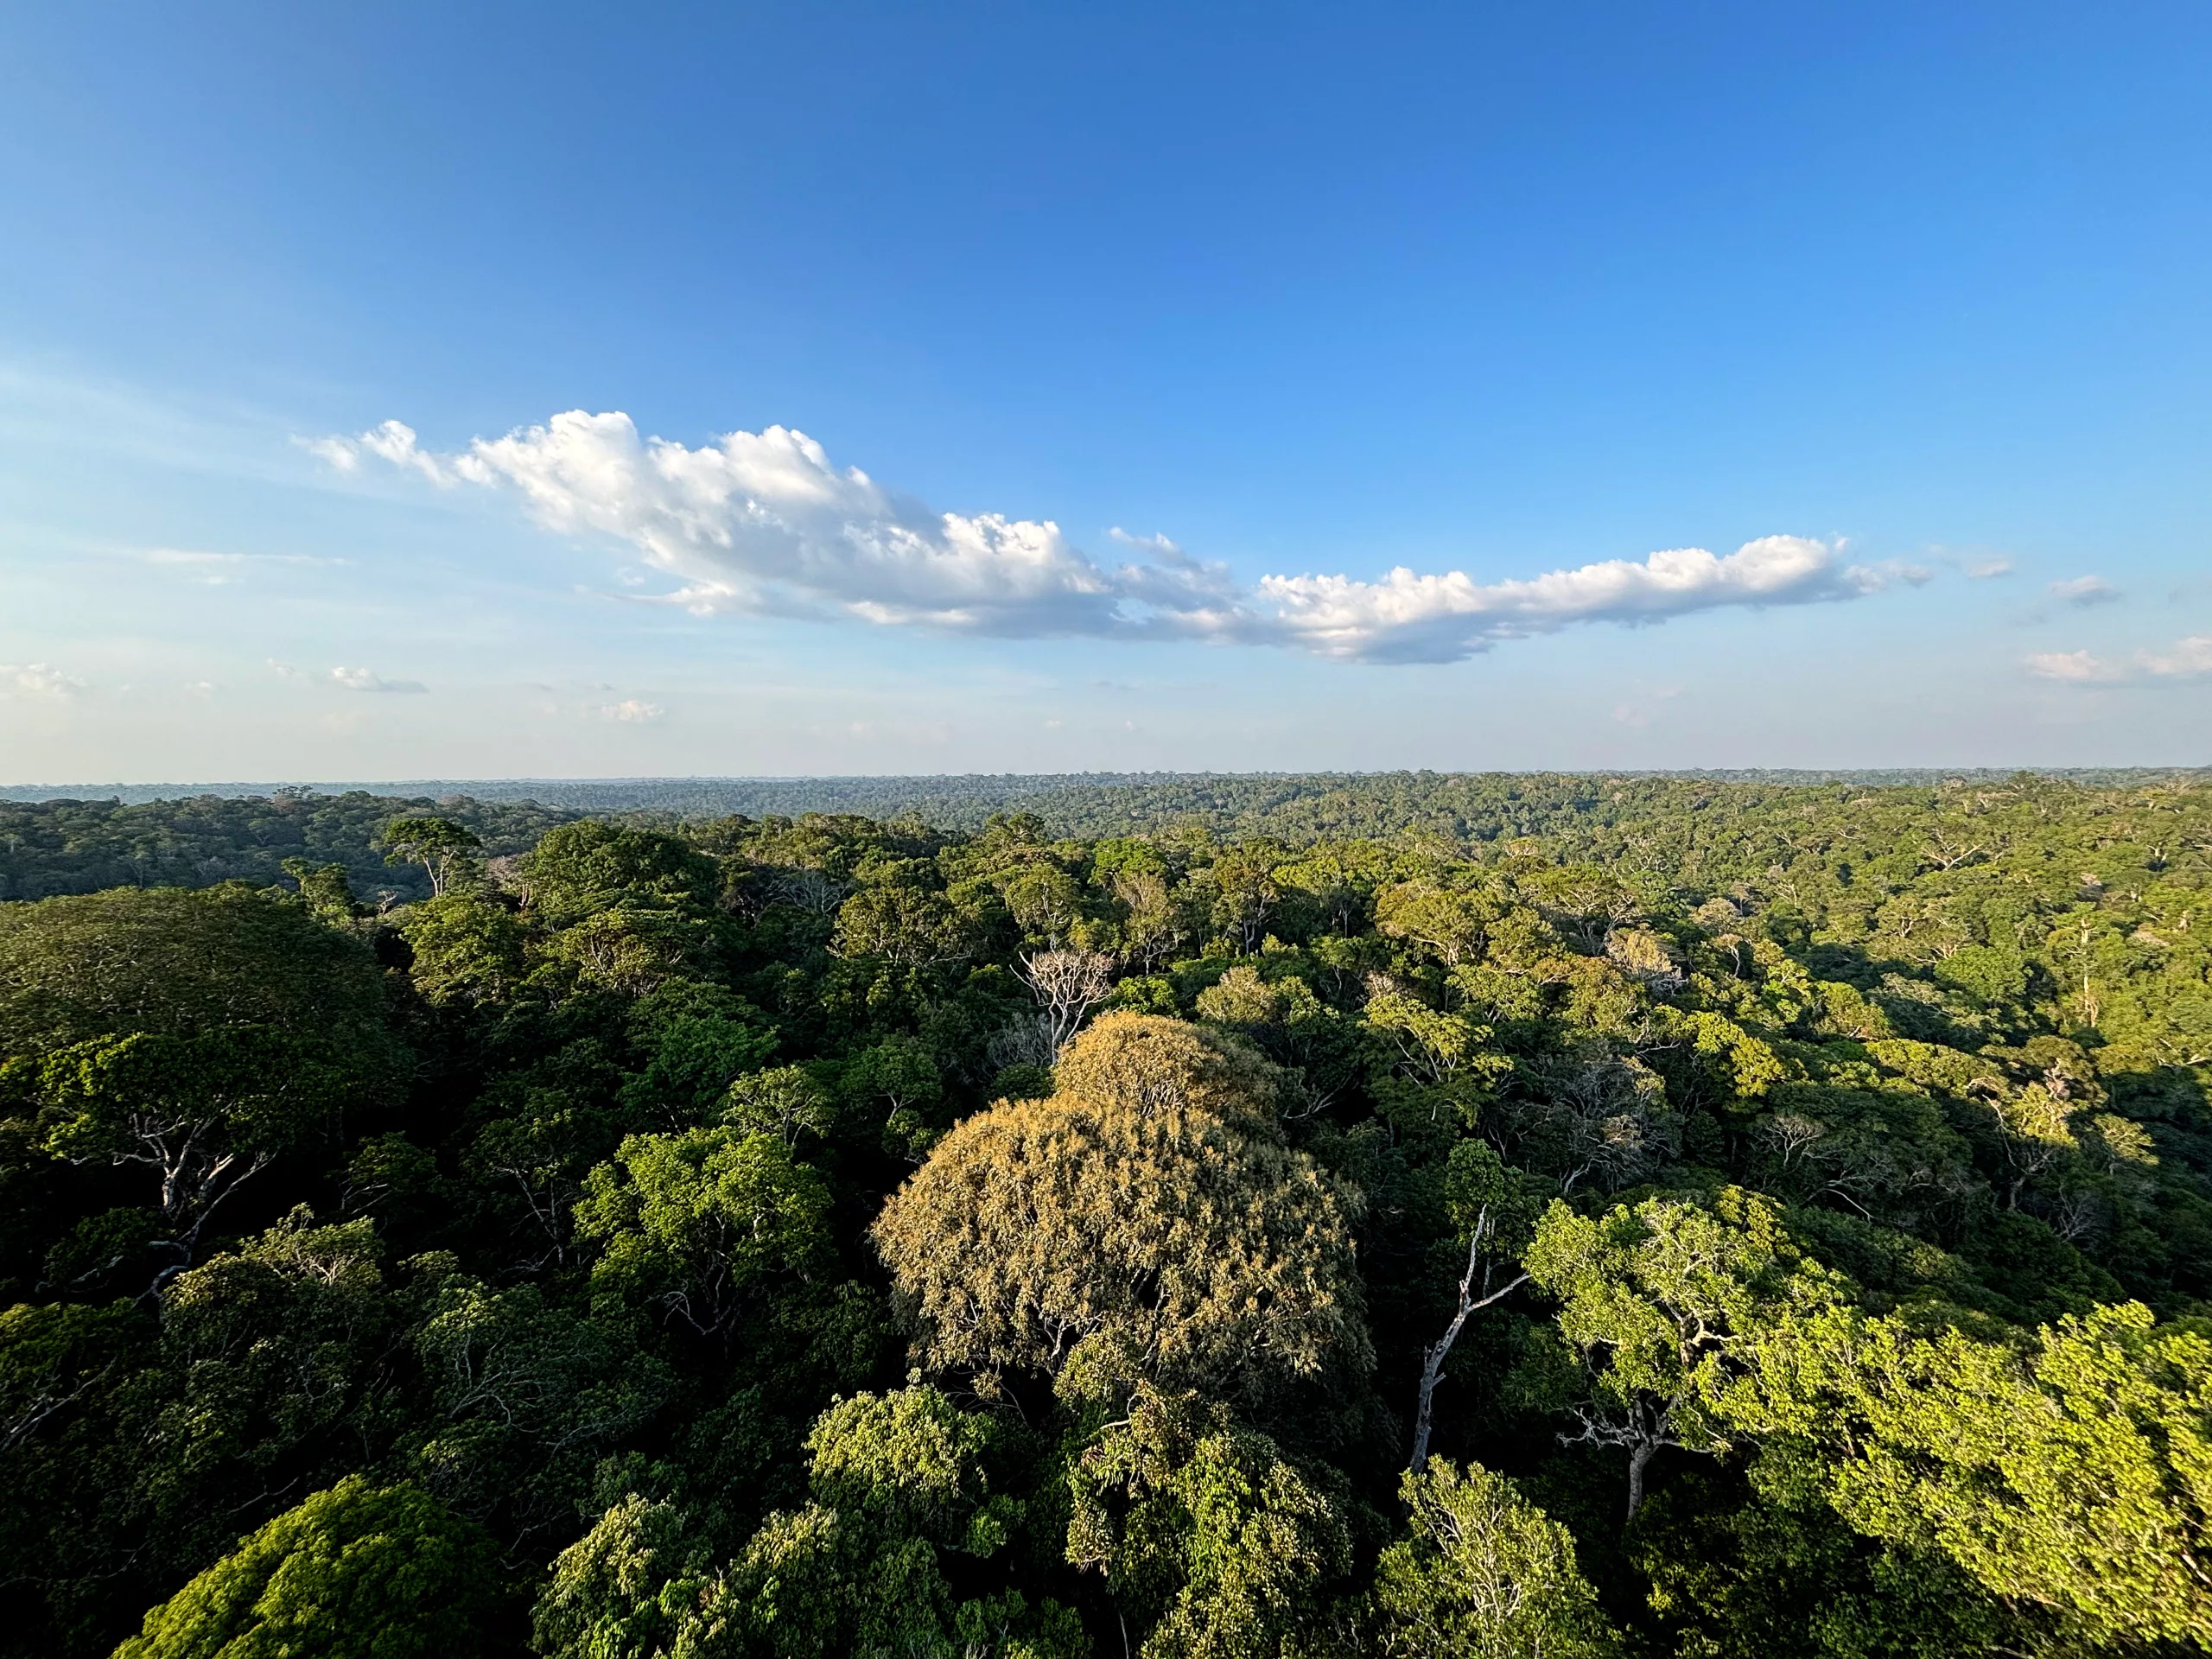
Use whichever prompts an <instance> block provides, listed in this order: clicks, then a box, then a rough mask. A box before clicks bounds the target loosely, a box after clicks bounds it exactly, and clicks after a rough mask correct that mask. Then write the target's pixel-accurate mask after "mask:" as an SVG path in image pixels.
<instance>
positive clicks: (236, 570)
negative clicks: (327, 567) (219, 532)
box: [144, 547, 347, 588]
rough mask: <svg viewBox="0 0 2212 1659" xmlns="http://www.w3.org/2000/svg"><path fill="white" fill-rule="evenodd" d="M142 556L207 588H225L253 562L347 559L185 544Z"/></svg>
mask: <svg viewBox="0 0 2212 1659" xmlns="http://www.w3.org/2000/svg"><path fill="white" fill-rule="evenodd" d="M144 558H145V561H146V563H149V564H158V565H165V566H168V567H171V568H173V569H176V570H177V572H178V573H179V574H180V575H182V576H183V577H184V578H185V579H186V580H187V581H188V582H197V583H199V584H200V586H202V587H207V588H227V587H230V586H232V584H234V583H237V582H242V581H244V580H245V574H246V572H247V571H248V570H249V569H251V568H252V567H254V566H256V565H271V564H276V565H286V564H289V565H301V564H344V563H347V561H346V560H344V559H330V558H321V557H317V556H315V555H313V554H308V553H209V552H204V551H201V550H199V549H196V548H186V547H149V548H148V549H147V550H146V551H145V554H144Z"/></svg>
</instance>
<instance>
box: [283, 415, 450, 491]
mask: <svg viewBox="0 0 2212 1659" xmlns="http://www.w3.org/2000/svg"><path fill="white" fill-rule="evenodd" d="M293 442H295V443H296V444H298V445H299V446H300V448H302V449H304V450H306V451H307V452H308V454H311V455H319V456H321V458H322V459H323V460H324V461H328V462H329V463H330V464H331V465H332V466H333V467H336V468H337V469H338V470H339V471H340V472H341V473H353V472H359V470H360V467H361V457H362V456H364V455H374V456H376V457H377V458H378V460H379V461H390V462H391V464H392V465H393V466H395V467H400V468H402V469H404V470H406V471H409V472H416V473H420V474H422V475H423V477H424V478H427V479H429V480H430V482H431V483H433V484H435V485H438V486H441V487H447V488H449V487H451V486H453V485H454V484H457V483H459V482H460V481H461V478H462V477H464V476H470V474H464V473H462V472H461V471H460V470H459V469H457V468H455V467H448V466H447V465H445V464H444V463H443V462H442V461H440V460H439V459H438V457H437V456H435V455H434V454H431V453H430V452H429V450H427V449H424V448H422V447H421V446H420V445H418V444H417V443H416V441H415V429H414V428H413V427H411V426H409V425H407V424H406V423H404V422H401V421H386V422H385V423H383V424H382V425H381V426H376V427H372V428H371V429H369V430H368V431H366V432H364V433H362V434H361V435H359V437H353V438H295V439H294V440H293ZM464 459H465V458H464ZM474 481H475V482H477V483H482V482H485V481H486V480H483V479H474Z"/></svg>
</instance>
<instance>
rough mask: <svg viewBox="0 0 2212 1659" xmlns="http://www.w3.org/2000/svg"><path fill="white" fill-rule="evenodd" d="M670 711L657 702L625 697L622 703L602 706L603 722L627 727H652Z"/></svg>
mask: <svg viewBox="0 0 2212 1659" xmlns="http://www.w3.org/2000/svg"><path fill="white" fill-rule="evenodd" d="M667 712H668V711H667V710H666V709H664V708H662V707H661V706H660V705H659V704H658V703H657V702H645V699H643V698H642V697H625V698H624V699H623V700H622V701H621V702H607V703H601V705H600V709H599V715H600V718H601V719H602V720H613V721H620V722H621V723H622V724H624V725H626V726H650V725H652V722H653V721H657V720H658V719H659V718H660V717H661V716H662V715H664V714H666V713H667Z"/></svg>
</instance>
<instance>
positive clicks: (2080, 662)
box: [2027, 633, 2212, 685]
mask: <svg viewBox="0 0 2212 1659" xmlns="http://www.w3.org/2000/svg"><path fill="white" fill-rule="evenodd" d="M2027 662H2028V667H2029V669H2030V671H2031V672H2034V673H2036V674H2039V675H2041V676H2042V677H2044V678H2045V679H2047V680H2063V681H2066V682H2067V683H2070V684H2074V685H2177V684H2181V683H2185V682H2190V681H2196V680H2205V679H2212V633H2196V634H2191V635H2190V636H2189V638H2187V639H2177V640H2175V641H2174V643H2173V644H2172V645H2169V646H2167V647H2166V648H2165V649H2164V650H2163V651H2139V652H2135V653H2134V655H2133V656H2132V657H2130V658H2128V659H2127V660H2126V662H2113V661H2109V660H2107V659H2106V658H2101V657H2097V656H2094V655H2092V654H2091V653H2090V652H2086V651H2052V652H2041V653H2038V654H2037V655H2036V656H2033V657H2031V658H2028V659H2027Z"/></svg>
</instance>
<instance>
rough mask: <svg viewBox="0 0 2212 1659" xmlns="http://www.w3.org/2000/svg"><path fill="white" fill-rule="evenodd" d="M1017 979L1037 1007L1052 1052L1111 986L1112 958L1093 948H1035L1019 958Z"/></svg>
mask: <svg viewBox="0 0 2212 1659" xmlns="http://www.w3.org/2000/svg"><path fill="white" fill-rule="evenodd" d="M1020 975H1021V982H1022V983H1023V984H1025V985H1027V987H1028V988H1029V994H1030V995H1032V996H1033V997H1035V998H1036V999H1037V1007H1038V1012H1039V1017H1040V1018H1041V1019H1042V1020H1043V1022H1044V1025H1045V1028H1046V1034H1047V1035H1048V1036H1049V1037H1050V1038H1051V1039H1052V1052H1054V1053H1055V1054H1057V1053H1058V1052H1059V1050H1060V1045H1061V1044H1062V1043H1065V1041H1067V1039H1069V1038H1071V1037H1072V1036H1074V1035H1075V1033H1076V1029H1077V1027H1079V1026H1081V1025H1082V1024H1083V1017H1084V1015H1085V1014H1089V1013H1090V1011H1091V1009H1093V1008H1095V1007H1097V1006H1098V1005H1099V1004H1100V1003H1101V1002H1103V1001H1105V1000H1106V994H1107V993H1108V992H1109V991H1110V990H1112V989H1113V988H1114V959H1113V957H1109V956H1104V955H1102V954H1101V953H1099V952H1098V951H1096V950H1035V951H1032V952H1030V953H1029V954H1028V955H1027V956H1025V957H1022V958H1021V967H1020Z"/></svg>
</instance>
